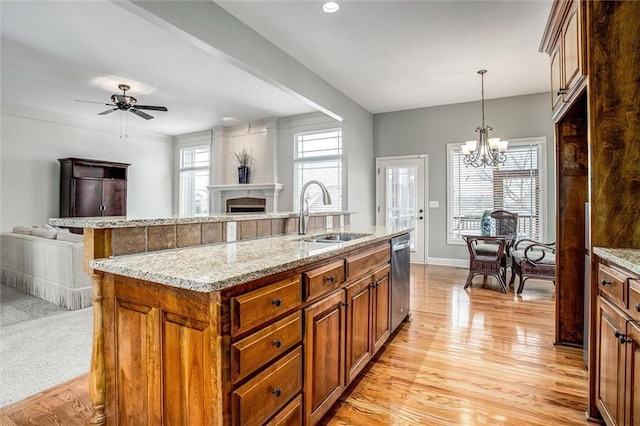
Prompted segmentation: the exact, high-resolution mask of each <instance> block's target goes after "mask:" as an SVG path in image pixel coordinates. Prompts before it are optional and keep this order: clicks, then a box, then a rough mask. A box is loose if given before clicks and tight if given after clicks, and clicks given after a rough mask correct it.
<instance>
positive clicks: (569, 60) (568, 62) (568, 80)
mask: <svg viewBox="0 0 640 426" xmlns="http://www.w3.org/2000/svg"><path fill="white" fill-rule="evenodd" d="M580 16H581V14H580V5H579V2H576V4H575V6H574V7H573V8H572V10H571V11H570V12H569V15H568V16H567V21H566V23H565V27H564V31H563V33H562V59H563V71H564V77H563V80H564V89H565V93H566V97H568V98H570V97H571V96H572V95H573V91H574V90H575V88H576V86H577V85H578V83H579V82H580V80H581V79H582V76H583V73H582V61H583V58H582V50H581V46H582V41H581V28H580V27H581V25H580Z"/></svg>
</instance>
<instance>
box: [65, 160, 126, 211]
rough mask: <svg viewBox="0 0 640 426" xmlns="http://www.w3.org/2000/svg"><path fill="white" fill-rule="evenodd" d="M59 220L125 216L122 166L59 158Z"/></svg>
mask: <svg viewBox="0 0 640 426" xmlns="http://www.w3.org/2000/svg"><path fill="white" fill-rule="evenodd" d="M58 161H59V162H60V217H95V216H126V214H127V169H128V167H129V166H130V165H129V164H125V163H115V162H111V161H99V160H87V159H83V158H60V159H58Z"/></svg>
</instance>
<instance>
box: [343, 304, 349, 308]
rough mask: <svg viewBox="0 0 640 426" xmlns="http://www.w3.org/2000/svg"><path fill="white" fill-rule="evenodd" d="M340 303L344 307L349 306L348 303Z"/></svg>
mask: <svg viewBox="0 0 640 426" xmlns="http://www.w3.org/2000/svg"><path fill="white" fill-rule="evenodd" d="M341 305H342V306H344V307H345V308H348V307H349V304H348V303H342V304H341Z"/></svg>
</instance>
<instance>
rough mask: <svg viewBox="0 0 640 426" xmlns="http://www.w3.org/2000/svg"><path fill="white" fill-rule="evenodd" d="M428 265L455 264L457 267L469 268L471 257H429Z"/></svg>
mask: <svg viewBox="0 0 640 426" xmlns="http://www.w3.org/2000/svg"><path fill="white" fill-rule="evenodd" d="M427 265H438V266H453V267H455V268H464V269H469V259H448V258H446V257H429V258H428V259H427Z"/></svg>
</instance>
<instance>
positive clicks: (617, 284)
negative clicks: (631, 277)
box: [598, 264, 628, 308]
mask: <svg viewBox="0 0 640 426" xmlns="http://www.w3.org/2000/svg"><path fill="white" fill-rule="evenodd" d="M627 285H628V283H627V277H626V276H625V275H624V274H622V273H621V272H620V271H617V270H615V269H613V268H611V267H609V266H607V265H602V264H600V265H598V289H599V290H600V291H601V292H603V293H604V294H606V295H607V296H609V298H611V299H612V301H613V302H614V303H616V304H618V305H619V306H621V307H624V308H626V307H627V303H626V299H625V294H626V293H627V292H626V291H625V286H627Z"/></svg>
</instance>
